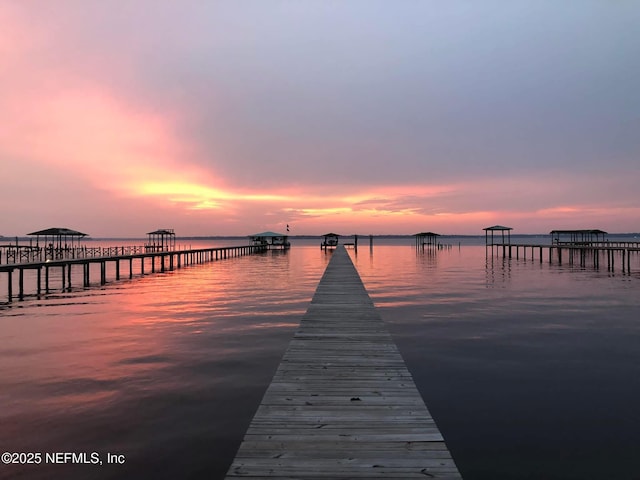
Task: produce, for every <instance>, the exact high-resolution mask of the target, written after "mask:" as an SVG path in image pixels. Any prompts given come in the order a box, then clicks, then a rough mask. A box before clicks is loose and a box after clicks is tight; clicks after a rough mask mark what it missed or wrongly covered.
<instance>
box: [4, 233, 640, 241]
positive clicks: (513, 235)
mask: <svg viewBox="0 0 640 480" xmlns="http://www.w3.org/2000/svg"><path fill="white" fill-rule="evenodd" d="M354 235H358V237H362V238H368V237H369V236H370V234H361V233H358V234H349V235H340V237H341V238H353V237H354ZM287 236H288V237H289V238H290V239H292V240H296V239H297V240H316V239H319V238H322V235H287ZM371 236H373V237H374V238H380V239H396V238H397V239H408V238H413V237H414V235H384V234H380V235H376V234H371ZM484 237H485V235H484V233H482V234H477V235H469V234H466V235H454V234H452V235H447V234H441V235H440V236H439V238H441V239H455V238H459V239H478V238H484ZM550 237H551V235H550V234H549V233H511V238H550ZM607 237H616V238H636V237H638V238H640V232H636V233H608V234H607ZM16 238H17V239H18V240H19V241H27V242H28V241H29V240H34V237H31V236H18V237H15V236H13V237H11V236H5V237H2V236H0V243H2V242H8V243H12V242H15V240H16ZM146 238H147V237H146V235H141V236H137V237H91V236H87V237H84V238H83V239H82V241H105V240H145V239H146ZM247 238H249V235H202V236H180V235H176V240H243V239H247Z"/></svg>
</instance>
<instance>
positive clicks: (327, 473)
mask: <svg viewBox="0 0 640 480" xmlns="http://www.w3.org/2000/svg"><path fill="white" fill-rule="evenodd" d="M226 478H227V479H235V478H260V479H266V478H269V479H294V478H296V479H320V478H322V479H337V478H340V479H356V478H406V479H408V478H420V479H425V478H448V479H459V478H461V476H460V474H459V472H458V469H457V467H456V465H455V463H454V461H453V459H452V457H451V454H450V453H449V451H448V450H447V447H446V445H445V442H444V439H443V437H442V435H441V433H440V431H439V430H438V428H437V426H436V424H435V422H434V420H433V418H432V417H431V415H430V414H429V411H428V410H427V407H426V406H425V403H424V401H423V400H422V398H421V396H420V393H419V392H418V390H417V388H416V386H415V384H414V382H413V379H412V377H411V374H410V373H409V371H408V370H407V367H406V366H405V364H404V361H403V359H402V357H401V355H400V353H399V351H398V348H397V347H396V345H395V343H394V342H393V340H392V338H391V335H390V334H389V332H388V331H387V328H386V326H385V324H384V321H383V320H382V318H381V317H380V315H379V313H378V311H377V309H376V307H375V306H374V304H373V302H372V301H371V299H370V297H369V295H368V293H367V291H366V289H365V287H364V285H363V284H362V281H361V279H360V276H359V275H358V272H357V270H356V269H355V267H354V265H353V263H352V262H351V259H350V257H349V255H348V253H347V251H346V250H345V248H344V246H342V245H341V246H338V247H336V249H335V250H334V252H333V254H332V258H331V261H330V262H329V265H328V266H327V268H326V270H325V272H324V275H323V276H322V279H321V280H320V283H319V285H318V287H317V289H316V291H315V294H314V296H313V299H312V300H311V304H310V305H309V308H308V310H307V312H306V314H305V315H304V316H303V318H302V321H301V323H300V326H299V328H298V330H297V332H296V333H295V335H294V338H293V339H292V340H291V342H290V344H289V346H288V348H287V350H286V353H285V354H284V357H283V359H282V361H281V363H280V366H279V367H278V370H277V371H276V373H275V376H274V377H273V380H272V382H271V384H270V385H269V387H268V389H267V391H266V393H265V395H264V398H263V399H262V402H261V403H260V406H259V407H258V410H257V412H256V414H255V416H254V417H253V420H252V421H251V424H250V426H249V428H248V430H247V432H246V435H245V437H244V440H243V442H242V444H241V446H240V448H239V450H238V453H237V455H236V457H235V460H234V461H233V464H232V465H231V467H230V468H229V470H228V473H227V477H226Z"/></svg>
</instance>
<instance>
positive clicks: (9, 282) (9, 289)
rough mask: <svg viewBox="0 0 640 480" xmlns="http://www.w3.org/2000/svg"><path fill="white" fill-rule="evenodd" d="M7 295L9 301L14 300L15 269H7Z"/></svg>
mask: <svg viewBox="0 0 640 480" xmlns="http://www.w3.org/2000/svg"><path fill="white" fill-rule="evenodd" d="M7 274H8V277H7V297H8V298H9V302H12V301H13V270H9V271H7Z"/></svg>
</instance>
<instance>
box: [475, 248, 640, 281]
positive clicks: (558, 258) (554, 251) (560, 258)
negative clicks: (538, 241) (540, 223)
mask: <svg viewBox="0 0 640 480" xmlns="http://www.w3.org/2000/svg"><path fill="white" fill-rule="evenodd" d="M521 251H522V253H521ZM639 251H640V242H592V243H588V244H573V243H557V244H553V245H532V244H512V243H499V244H493V243H489V244H487V245H486V252H487V256H488V255H489V254H490V255H492V256H494V255H495V256H500V255H502V257H503V258H514V257H515V258H516V259H520V258H521V257H522V259H523V260H526V259H528V258H530V259H531V260H532V261H535V260H536V257H537V260H538V261H539V262H540V263H542V262H543V261H544V259H545V258H546V259H547V260H548V262H549V263H550V264H551V263H553V262H554V261H555V262H557V263H558V265H562V264H563V263H567V264H569V265H579V266H580V267H587V266H591V267H593V268H595V269H599V268H600V263H601V261H602V262H603V263H606V266H607V270H608V271H611V272H613V271H614V270H615V268H616V266H617V265H618V263H617V262H620V263H619V264H620V266H621V267H622V273H631V256H632V253H637V252H639Z"/></svg>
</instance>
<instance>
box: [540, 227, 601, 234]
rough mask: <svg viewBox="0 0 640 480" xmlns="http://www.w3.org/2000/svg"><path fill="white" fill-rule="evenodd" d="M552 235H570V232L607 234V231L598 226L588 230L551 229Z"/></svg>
mask: <svg viewBox="0 0 640 480" xmlns="http://www.w3.org/2000/svg"><path fill="white" fill-rule="evenodd" d="M549 233H550V234H551V235H554V234H560V235H563V234H565V235H570V234H574V233H577V234H581V233H584V234H592V235H607V232H605V231H604V230H599V229H597V228H592V229H588V230H551V232H549Z"/></svg>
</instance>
